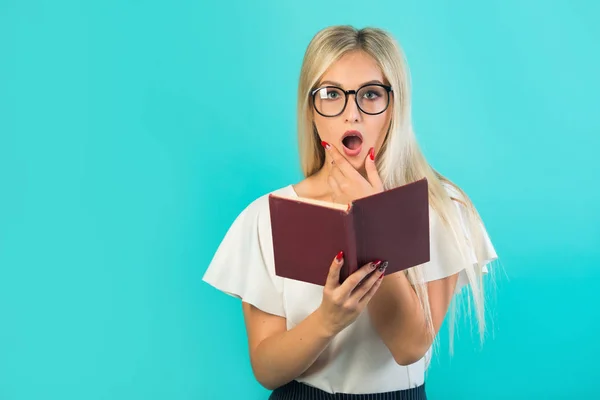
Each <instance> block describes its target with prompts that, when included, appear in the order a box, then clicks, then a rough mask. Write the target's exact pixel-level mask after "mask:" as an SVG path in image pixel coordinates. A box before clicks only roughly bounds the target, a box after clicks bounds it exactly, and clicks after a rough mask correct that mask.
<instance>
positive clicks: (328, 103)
mask: <svg viewBox="0 0 600 400" xmlns="http://www.w3.org/2000/svg"><path fill="white" fill-rule="evenodd" d="M345 97H346V94H345V93H344V92H342V91H341V90H340V89H338V88H333V87H324V88H321V89H319V90H318V91H317V92H316V93H315V95H314V97H313V98H314V102H315V107H316V109H317V111H319V112H320V113H321V114H323V115H329V116H333V115H337V114H339V113H340V112H342V109H343V108H344V104H345V103H346V99H345Z"/></svg>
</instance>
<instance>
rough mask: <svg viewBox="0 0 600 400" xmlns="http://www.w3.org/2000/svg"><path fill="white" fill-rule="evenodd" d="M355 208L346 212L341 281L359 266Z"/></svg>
mask: <svg viewBox="0 0 600 400" xmlns="http://www.w3.org/2000/svg"><path fill="white" fill-rule="evenodd" d="M354 216H355V210H354V209H350V212H348V213H344V233H345V235H346V237H345V242H346V246H345V250H344V265H343V266H342V270H341V271H340V283H341V282H343V281H345V280H346V278H348V276H350V275H352V273H353V272H354V271H356V270H357V268H358V259H357V257H358V251H357V247H356V246H357V245H358V243H357V242H356V230H355V222H354Z"/></svg>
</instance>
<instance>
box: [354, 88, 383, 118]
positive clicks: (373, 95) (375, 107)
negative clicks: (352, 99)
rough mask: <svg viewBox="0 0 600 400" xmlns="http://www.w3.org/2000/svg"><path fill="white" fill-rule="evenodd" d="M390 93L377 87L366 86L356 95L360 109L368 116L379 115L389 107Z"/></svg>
mask: <svg viewBox="0 0 600 400" xmlns="http://www.w3.org/2000/svg"><path fill="white" fill-rule="evenodd" d="M388 96H389V93H388V91H387V90H385V88H382V87H381V86H376V85H370V86H365V87H363V88H362V89H360V90H359V92H358V93H357V94H356V100H357V101H358V105H359V106H360V108H361V109H362V110H363V111H364V112H366V113H368V114H378V113H381V112H383V111H384V110H385V108H386V107H387V105H388Z"/></svg>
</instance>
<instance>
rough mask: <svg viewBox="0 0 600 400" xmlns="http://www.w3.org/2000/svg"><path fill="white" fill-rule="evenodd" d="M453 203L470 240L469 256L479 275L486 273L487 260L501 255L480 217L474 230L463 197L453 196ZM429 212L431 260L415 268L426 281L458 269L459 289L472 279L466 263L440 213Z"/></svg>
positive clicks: (450, 187)
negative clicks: (462, 202) (471, 228)
mask: <svg viewBox="0 0 600 400" xmlns="http://www.w3.org/2000/svg"><path fill="white" fill-rule="evenodd" d="M444 186H445V187H446V190H448V192H449V194H450V195H451V196H452V197H454V198H458V199H460V197H459V196H460V195H459V193H458V191H456V189H455V188H453V187H452V186H450V185H444ZM453 203H454V205H455V207H456V210H457V211H458V217H459V222H460V229H461V230H462V233H463V234H464V235H465V237H466V238H467V240H468V254H467V256H468V257H469V261H470V263H471V264H472V266H473V268H474V271H475V273H476V274H477V275H480V274H486V273H488V272H489V271H488V264H489V263H491V262H492V261H494V260H496V259H497V258H498V255H497V254H496V250H495V248H494V246H493V244H492V242H491V240H490V237H489V234H488V232H487V230H486V228H485V226H484V224H483V223H482V222H481V221H478V224H477V229H478V230H479V231H478V232H476V234H474V232H471V230H470V229H469V225H468V223H467V221H468V220H467V218H468V216H467V209H466V207H465V206H464V205H463V204H461V202H460V201H456V200H453ZM430 214H431V220H430V232H431V240H430V253H431V260H430V261H429V262H428V263H425V264H422V265H419V266H417V267H415V268H419V269H420V272H421V276H422V279H423V281H425V282H429V281H433V280H437V279H442V278H445V277H448V276H450V275H454V274H456V273H458V274H459V275H458V282H457V284H456V292H459V291H460V290H461V289H462V288H463V287H464V286H465V285H467V284H468V283H469V280H468V278H467V272H466V270H465V267H466V266H465V265H464V263H463V261H462V258H461V256H460V253H459V251H458V248H457V246H456V243H455V241H454V240H453V236H452V235H451V233H450V232H449V231H448V230H447V228H446V227H445V226H444V224H443V222H442V220H441V219H440V217H439V216H438V215H437V213H435V211H434V210H432V209H430ZM459 233H461V232H459Z"/></svg>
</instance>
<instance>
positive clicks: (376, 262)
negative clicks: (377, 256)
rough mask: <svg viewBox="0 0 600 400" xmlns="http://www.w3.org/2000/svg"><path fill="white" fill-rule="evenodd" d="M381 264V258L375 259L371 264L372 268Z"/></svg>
mask: <svg viewBox="0 0 600 400" xmlns="http://www.w3.org/2000/svg"><path fill="white" fill-rule="evenodd" d="M379 264H381V261H380V260H377V261H375V262H374V263H372V264H371V269H375V268H377V267H379Z"/></svg>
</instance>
